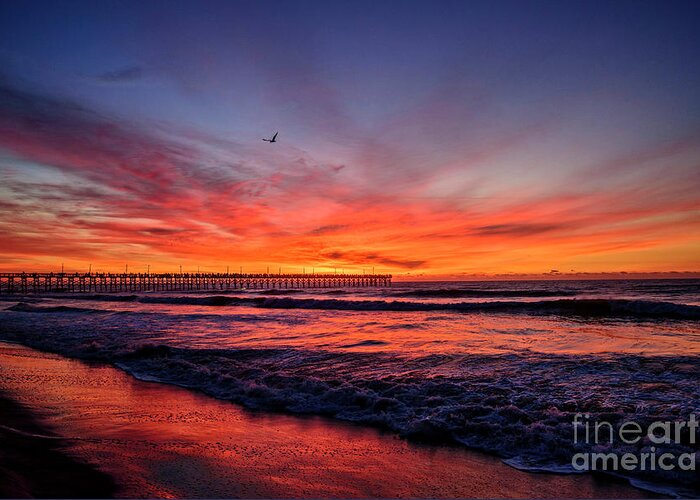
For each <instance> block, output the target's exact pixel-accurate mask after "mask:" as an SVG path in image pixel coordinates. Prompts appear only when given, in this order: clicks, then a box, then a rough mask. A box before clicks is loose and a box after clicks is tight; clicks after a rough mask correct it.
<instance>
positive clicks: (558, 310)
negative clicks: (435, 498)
mask: <svg viewBox="0 0 700 500" xmlns="http://www.w3.org/2000/svg"><path fill="white" fill-rule="evenodd" d="M137 300H138V301H139V302H142V303H150V304H186V305H202V306H250V307H258V308H265V309H324V310H336V311H394V312H402V311H403V312H412V311H454V312H463V313H514V314H540V315H563V316H567V315H576V316H593V317H635V318H658V319H681V320H697V319H700V306H694V305H687V304H677V303H675V302H660V301H651V300H627V299H559V300H543V301H536V302H516V301H494V302H452V303H434V302H412V301H387V300H343V299H312V298H308V299H305V298H290V297H253V298H249V297H231V296H223V295H213V296H205V297H193V296H179V297H166V296H154V297H145V296H144V297H139V298H138V299H137Z"/></svg>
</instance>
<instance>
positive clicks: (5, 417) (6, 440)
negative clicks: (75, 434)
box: [0, 358, 115, 498]
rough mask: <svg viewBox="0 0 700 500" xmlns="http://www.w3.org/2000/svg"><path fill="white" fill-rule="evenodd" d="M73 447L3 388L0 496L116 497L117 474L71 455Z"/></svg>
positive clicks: (0, 439)
mask: <svg viewBox="0 0 700 500" xmlns="http://www.w3.org/2000/svg"><path fill="white" fill-rule="evenodd" d="M3 359H5V358H3ZM69 446H70V445H69V443H68V442H67V441H66V440H64V439H62V438H61V436H58V435H56V434H55V433H54V432H53V431H52V430H51V429H49V428H47V427H46V426H45V425H42V424H41V423H40V422H39V421H38V420H37V418H36V416H35V415H33V414H32V413H31V412H29V411H28V410H27V409H26V408H24V407H23V406H21V405H19V404H18V403H17V402H16V401H15V400H14V399H11V398H10V397H8V395H7V394H6V393H4V392H1V391H0V498H105V497H112V496H113V495H114V493H115V486H114V481H113V480H112V478H111V477H110V476H108V475H107V474H105V473H104V472H101V471H99V470H97V469H96V468H95V467H94V466H92V465H90V464H87V463H85V462H81V461H79V460H76V459H75V458H73V457H71V456H70V455H69V454H67V452H66V449H67V448H69ZM76 478H80V479H79V480H76Z"/></svg>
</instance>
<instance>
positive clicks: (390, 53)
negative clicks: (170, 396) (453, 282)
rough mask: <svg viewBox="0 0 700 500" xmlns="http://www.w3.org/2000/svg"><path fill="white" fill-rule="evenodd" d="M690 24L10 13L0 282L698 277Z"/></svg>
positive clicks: (698, 37) (617, 14) (268, 6)
mask: <svg viewBox="0 0 700 500" xmlns="http://www.w3.org/2000/svg"><path fill="white" fill-rule="evenodd" d="M699 23H700V3H698V2H673V1H670V2H660V1H659V2H656V1H649V2H624V1H606V2H595V1H586V2H575V1H567V2H558V1H556V2H555V1H546V2H539V1H526V2H523V1H517V2H506V1H495V2H494V1H489V2H477V1H456V2H451V1H423V2H411V1H402V2H395V1H388V0H385V1H378V2H377V1H372V2H363V1H339V0H338V1H335V0H334V1H323V2H321V1H318V2H316V1H284V2H263V1H256V2H252V1H247V2H237V1H225V2H211V1H209V2H182V1H167V2H166V1H164V2H156V1H142V2H124V1H122V2H108V1H100V2H79V1H71V2H61V1H51V2H32V1H24V2H15V1H5V0H0V271H17V270H26V271H54V270H57V269H60V266H61V264H63V265H64V266H65V269H66V270H71V271H73V270H75V271H83V270H87V269H88V267H89V266H92V269H93V271H96V270H97V271H100V270H101V271H116V270H122V269H124V267H125V266H126V265H127V264H128V265H129V270H133V271H135V272H138V271H145V270H146V269H147V268H148V266H150V269H151V271H152V272H153V271H163V272H168V271H173V270H177V269H178V268H179V266H180V265H182V266H183V268H184V269H185V270H194V269H196V268H199V269H200V270H202V271H222V270H225V269H226V268H227V266H230V269H231V270H232V271H233V270H238V269H240V267H243V269H244V271H248V272H256V271H257V272H259V271H265V270H266V269H267V267H268V266H269V267H270V269H271V271H272V270H274V271H275V272H278V271H279V270H281V271H282V272H301V271H302V269H304V268H306V270H307V272H308V270H310V269H312V268H313V269H315V270H316V271H328V272H331V271H334V270H336V269H337V270H338V272H342V271H345V272H353V271H354V272H357V271H362V270H369V269H371V268H373V269H375V272H386V273H393V274H394V275H395V276H399V277H407V278H411V277H416V278H419V277H423V278H425V277H442V278H456V279H458V278H460V277H469V276H500V275H542V274H546V275H557V274H564V275H568V274H576V275H580V274H582V273H583V274H585V273H589V274H596V273H598V274H602V275H618V274H619V273H646V274H653V275H655V274H658V275H661V274H659V273H687V272H694V273H698V272H700V34H699V32H698V29H697V26H698V24H699ZM276 131H279V137H278V142H277V143H274V144H269V143H266V142H263V141H262V140H261V139H262V138H264V137H269V136H271V135H272V134H273V133H274V132H276Z"/></svg>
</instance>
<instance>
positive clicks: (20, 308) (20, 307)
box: [5, 302, 106, 313]
mask: <svg viewBox="0 0 700 500" xmlns="http://www.w3.org/2000/svg"><path fill="white" fill-rule="evenodd" d="M5 310H6V311H16V312H36V313H103V312H106V311H105V310H104V309H90V308H87V307H71V306H33V305H31V304H28V303H26V302H20V303H19V304H15V305H14V306H11V307H8V308H6V309H5Z"/></svg>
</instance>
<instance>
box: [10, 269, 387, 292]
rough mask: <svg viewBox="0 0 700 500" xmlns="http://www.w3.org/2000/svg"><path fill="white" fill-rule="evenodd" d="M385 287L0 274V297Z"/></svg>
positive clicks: (315, 281) (326, 277)
mask: <svg viewBox="0 0 700 500" xmlns="http://www.w3.org/2000/svg"><path fill="white" fill-rule="evenodd" d="M386 286H391V275H390V274H325V273H322V274H318V273H316V274H228V273H171V274H169V273H0V294H11V293H25V294H26V293H46V292H83V293H84V292H97V293H101V292H146V291H154V292H155V291H158V292H160V291H163V292H165V291H190V290H236V289H259V290H265V289H286V288H354V287H386Z"/></svg>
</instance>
